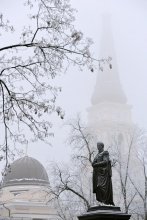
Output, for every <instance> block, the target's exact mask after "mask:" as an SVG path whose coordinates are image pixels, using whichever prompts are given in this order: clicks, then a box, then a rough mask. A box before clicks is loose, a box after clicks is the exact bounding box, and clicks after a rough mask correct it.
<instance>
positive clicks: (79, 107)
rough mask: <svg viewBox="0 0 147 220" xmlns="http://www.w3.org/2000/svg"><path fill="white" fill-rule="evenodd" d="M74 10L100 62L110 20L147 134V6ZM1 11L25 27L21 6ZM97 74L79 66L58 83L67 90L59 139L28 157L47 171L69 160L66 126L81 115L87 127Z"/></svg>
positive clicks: (6, 4)
mask: <svg viewBox="0 0 147 220" xmlns="http://www.w3.org/2000/svg"><path fill="white" fill-rule="evenodd" d="M71 5H72V6H73V8H76V9H77V13H76V15H75V16H76V21H75V25H76V27H77V29H78V30H81V31H82V32H83V33H84V35H85V36H87V37H90V38H92V40H93V42H94V43H93V45H92V47H91V51H92V56H93V57H95V58H98V59H100V58H101V57H100V52H99V51H100V45H101V33H102V28H103V27H102V15H103V14H110V15H111V29H112V34H113V39H114V47H115V52H116V57H117V65H118V70H119V76H120V80H121V84H122V87H123V90H124V92H125V94H126V96H127V99H128V104H130V105H132V117H133V122H134V123H137V124H138V125H139V126H140V127H143V128H145V129H147V123H146V122H147V98H146V97H147V60H146V59H147V22H146V20H147V1H146V0H130V1H128V0H91V1H89V0H71ZM1 6H2V7H1V8H2V9H3V10H4V11H5V14H6V15H8V17H9V19H10V20H12V21H13V22H16V25H17V26H18V27H19V26H21V25H22V23H23V22H24V21H25V18H24V17H23V13H22V10H24V9H23V7H21V6H20V1H13V4H12V1H11V2H10V1H8V0H2V1H1ZM18 7H20V8H19V10H18ZM2 43H4V44H7V43H9V40H8V39H6V40H5V39H4V38H3V42H0V44H2ZM108 56H109V54H108ZM112 59H113V57H112ZM112 70H113V69H112ZM97 74H98V68H96V69H95V71H94V72H93V73H92V72H90V71H89V70H87V69H86V68H85V69H84V70H83V71H82V72H81V71H79V69H78V68H77V67H70V68H69V69H68V71H67V73H66V74H63V75H61V76H60V77H59V78H58V79H57V83H58V84H59V85H60V86H62V93H61V94H60V95H59V97H58V100H57V102H58V104H59V105H60V106H61V107H62V108H63V109H64V111H65V118H64V120H61V119H60V118H58V117H55V116H54V118H53V122H54V128H53V130H54V134H55V135H54V138H52V139H51V140H50V142H51V144H52V147H51V146H48V145H46V144H44V143H41V142H38V143H35V144H31V143H30V144H29V145H28V151H27V153H28V155H29V156H32V157H34V158H36V159H38V160H40V161H41V162H42V163H43V164H44V165H45V166H46V164H47V162H48V161H53V160H56V161H60V162H62V161H68V160H69V155H70V148H69V147H68V146H67V143H65V140H66V139H67V136H68V135H67V131H68V130H67V128H64V126H63V125H64V124H65V123H66V121H67V120H68V119H70V118H74V117H76V115H77V113H80V114H81V116H82V118H83V120H84V121H85V122H87V121H86V120H87V108H88V107H90V106H91V96H92V93H93V90H94V86H95V82H96V76H97ZM49 120H50V118H49ZM20 147H21V146H20Z"/></svg>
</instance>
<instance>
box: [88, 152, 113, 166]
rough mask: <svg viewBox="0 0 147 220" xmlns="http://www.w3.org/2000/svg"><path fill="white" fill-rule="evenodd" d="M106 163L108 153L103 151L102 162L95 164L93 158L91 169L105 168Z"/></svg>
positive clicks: (95, 161)
mask: <svg viewBox="0 0 147 220" xmlns="http://www.w3.org/2000/svg"><path fill="white" fill-rule="evenodd" d="M108 162H109V153H108V151H105V152H104V156H103V161H101V162H98V163H97V160H96V158H95V159H94V161H93V163H92V166H93V167H103V166H106V165H107V164H108Z"/></svg>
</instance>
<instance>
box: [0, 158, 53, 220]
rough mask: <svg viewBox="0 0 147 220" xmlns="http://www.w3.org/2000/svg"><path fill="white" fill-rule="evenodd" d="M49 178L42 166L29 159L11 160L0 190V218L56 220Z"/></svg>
mask: <svg viewBox="0 0 147 220" xmlns="http://www.w3.org/2000/svg"><path fill="white" fill-rule="evenodd" d="M52 201H53V195H52V194H51V192H50V189H49V179H48V175H47V172H46V170H45V168H44V167H43V166H42V164H41V163H40V162H39V161H37V160H36V159H34V158H32V157H28V156H25V157H22V158H20V159H18V160H16V161H14V162H13V163H12V164H11V166H10V168H9V169H8V170H7V172H6V175H5V176H4V178H3V181H2V185H1V190H0V204H1V205H0V217H8V218H9V217H10V218H14V219H18V220H19V219H21V220H22V219H26V220H37V219H38V220H47V219H52V220H53V219H57V212H56V210H55V209H54V204H53V202H52Z"/></svg>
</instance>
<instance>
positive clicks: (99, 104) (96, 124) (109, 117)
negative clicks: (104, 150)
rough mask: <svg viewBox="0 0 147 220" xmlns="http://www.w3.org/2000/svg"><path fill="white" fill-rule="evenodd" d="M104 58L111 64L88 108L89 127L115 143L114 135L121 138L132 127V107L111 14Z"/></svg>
mask: <svg viewBox="0 0 147 220" xmlns="http://www.w3.org/2000/svg"><path fill="white" fill-rule="evenodd" d="M102 28H103V30H102V38H101V48H100V57H101V58H108V57H111V58H112V61H111V65H112V67H111V68H110V66H108V65H107V64H104V65H103V69H102V70H99V72H98V75H97V79H96V84H95V88H94V91H93V95H92V98H91V107H90V108H89V109H88V127H89V128H90V130H92V132H94V133H95V134H96V136H97V137H98V139H100V140H101V141H104V143H109V144H111V138H112V137H113V136H115V137H116V136H117V137H118V138H119V139H120V141H122V140H121V139H123V136H124V135H125V133H126V132H128V130H129V129H130V128H131V127H132V125H133V123H132V118H131V106H130V105H128V104H127V98H126V95H125V93H124V91H123V88H122V85H121V82H120V78H119V71H118V66H117V59H116V54H115V49H114V42H113V36H112V31H111V24H110V16H108V15H105V16H103V25H102Z"/></svg>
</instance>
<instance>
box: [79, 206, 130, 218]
mask: <svg viewBox="0 0 147 220" xmlns="http://www.w3.org/2000/svg"><path fill="white" fill-rule="evenodd" d="M130 217H131V215H129V214H126V213H122V212H121V210H120V207H117V206H93V207H90V208H89V209H88V211H87V213H85V214H83V215H81V216H78V219H79V220H128V219H130Z"/></svg>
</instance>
